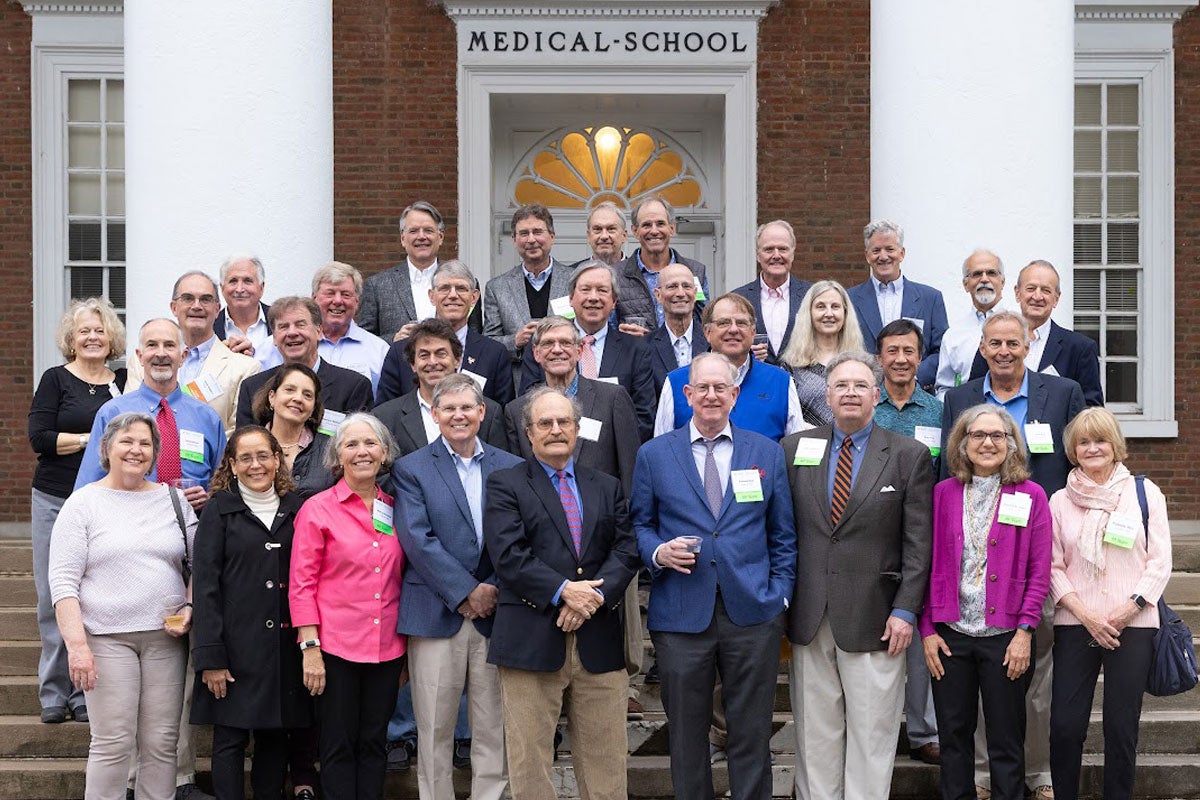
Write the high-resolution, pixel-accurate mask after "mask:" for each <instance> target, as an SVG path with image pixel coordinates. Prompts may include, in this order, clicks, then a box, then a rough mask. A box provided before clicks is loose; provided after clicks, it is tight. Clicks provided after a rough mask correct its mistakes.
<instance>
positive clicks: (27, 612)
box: [0, 606, 41, 642]
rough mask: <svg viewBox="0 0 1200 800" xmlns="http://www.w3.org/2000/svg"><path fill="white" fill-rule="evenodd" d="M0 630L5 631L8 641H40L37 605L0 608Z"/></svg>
mask: <svg viewBox="0 0 1200 800" xmlns="http://www.w3.org/2000/svg"><path fill="white" fill-rule="evenodd" d="M0 631H3V632H4V638H5V640H7V641H13V642H37V641H40V640H41V635H40V634H39V633H38V624H37V607H36V606H29V607H22V608H0Z"/></svg>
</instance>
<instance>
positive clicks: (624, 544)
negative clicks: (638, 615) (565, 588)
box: [483, 460, 638, 673]
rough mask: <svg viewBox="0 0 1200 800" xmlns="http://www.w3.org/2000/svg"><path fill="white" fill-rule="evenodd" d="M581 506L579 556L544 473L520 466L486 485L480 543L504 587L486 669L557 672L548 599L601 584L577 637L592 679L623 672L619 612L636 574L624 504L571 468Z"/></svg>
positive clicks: (605, 478)
mask: <svg viewBox="0 0 1200 800" xmlns="http://www.w3.org/2000/svg"><path fill="white" fill-rule="evenodd" d="M575 482H576V484H578V486H579V495H580V505H581V506H583V508H582V511H583V521H582V537H581V539H582V546H581V551H580V553H579V554H578V555H577V554H576V553H575V547H574V545H573V544H572V541H571V531H570V528H569V527H567V516H566V513H565V512H564V511H563V507H562V501H561V500H559V496H558V491H557V490H556V489H555V488H554V484H553V483H551V482H550V478H549V477H547V475H546V471H545V469H543V468H542V465H541V464H540V463H538V462H537V461H534V460H529V461H526V462H525V463H524V464H519V465H517V466H515V467H512V468H510V469H502V470H497V471H496V472H493V473H492V474H491V475H490V476H489V477H488V480H487V489H486V492H487V511H486V513H485V514H484V517H483V540H484V543H485V544H486V545H487V550H488V556H489V557H490V558H491V560H492V564H493V565H495V569H496V576H497V578H498V584H499V587H500V592H499V602H498V603H497V606H496V620H495V623H494V624H493V627H492V639H491V643H490V646H489V647H488V663H490V664H496V665H497V666H501V667H515V668H517V669H525V670H532V671H535V672H554V671H557V670H560V669H562V667H563V664H565V663H566V636H567V635H566V634H565V633H563V631H562V630H561V629H560V628H559V627H558V625H557V624H556V622H557V620H558V614H559V607H558V606H556V605H554V595H555V594H556V593H557V592H558V590H559V587H560V586H562V583H563V581H565V580H572V581H576V580H597V579H603V581H604V584H603V585H602V586H601V587H600V590H601V592H602V593H603V595H604V603H603V604H602V605H601V606H600V608H598V609H597V610H596V613H595V614H593V615H592V617H591V619H589V620H587V621H585V622H584V623H583V626H582V627H581V628H580V629H579V630H578V631H576V633H575V641H576V646H577V647H578V649H579V660H580V661H581V662H582V663H583V668H584V669H586V670H587V671H588V672H592V673H596V672H613V671H615V670H624V669H625V631H624V626H623V624H622V619H621V614H620V607H621V600H622V599H623V598H624V596H625V587H626V586H627V585H628V584H629V581H630V579H631V578H633V576H634V575H635V574H637V569H638V556H637V541H636V540H635V539H634V536H633V529H632V527H630V523H629V503H628V502H627V501H626V500H625V495H624V493H623V492H622V491H621V484H620V483H619V482H618V481H617V479H616V478H614V477H612V476H611V475H605V474H604V473H603V472H597V471H596V470H593V469H588V468H587V467H584V466H579V465H576V466H575Z"/></svg>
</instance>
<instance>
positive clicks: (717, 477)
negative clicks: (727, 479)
mask: <svg viewBox="0 0 1200 800" xmlns="http://www.w3.org/2000/svg"><path fill="white" fill-rule="evenodd" d="M701 441H702V442H703V443H704V446H705V448H707V452H705V454H704V496H705V497H707V498H708V508H709V510H710V511H712V515H713V519H716V518H718V517H720V516H721V503H722V502H724V500H725V489H724V487H723V486H721V473H720V472H719V471H718V470H717V459H716V457H715V456H713V449H715V448H716V446H717V442H719V441H721V440H720V438H717V439H701Z"/></svg>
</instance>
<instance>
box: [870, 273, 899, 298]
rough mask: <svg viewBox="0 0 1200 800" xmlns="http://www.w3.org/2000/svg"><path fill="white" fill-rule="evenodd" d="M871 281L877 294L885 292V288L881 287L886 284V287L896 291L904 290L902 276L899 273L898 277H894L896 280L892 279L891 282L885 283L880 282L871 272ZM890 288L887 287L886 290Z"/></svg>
mask: <svg viewBox="0 0 1200 800" xmlns="http://www.w3.org/2000/svg"><path fill="white" fill-rule="evenodd" d="M871 283H872V284H873V285H874V286H875V294H877V295H878V294H884V292H885V290H884V288H883V287H884V286H888V287H891V289H895V290H896V292H897V293H900V292H903V291H904V276H903V275H901V276H900V277H899V278H896V280H894V281H892V282H891V283H887V284H885V283H882V282H881V281H880V280H879V279H878V278H876V277H875V273H874V272H872V273H871ZM891 289H888V290H886V291H889V292H890V291H891Z"/></svg>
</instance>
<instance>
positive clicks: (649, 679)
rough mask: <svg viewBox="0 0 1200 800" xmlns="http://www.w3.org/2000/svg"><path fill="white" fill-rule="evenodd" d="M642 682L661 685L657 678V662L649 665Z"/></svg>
mask: <svg viewBox="0 0 1200 800" xmlns="http://www.w3.org/2000/svg"><path fill="white" fill-rule="evenodd" d="M643 680H644V682H645V683H662V681H661V680H660V679H659V677H658V662H657V661H655V662H654V663H653V664H651V665H650V669H648V670H646V677H645V678H644V679H643Z"/></svg>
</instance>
